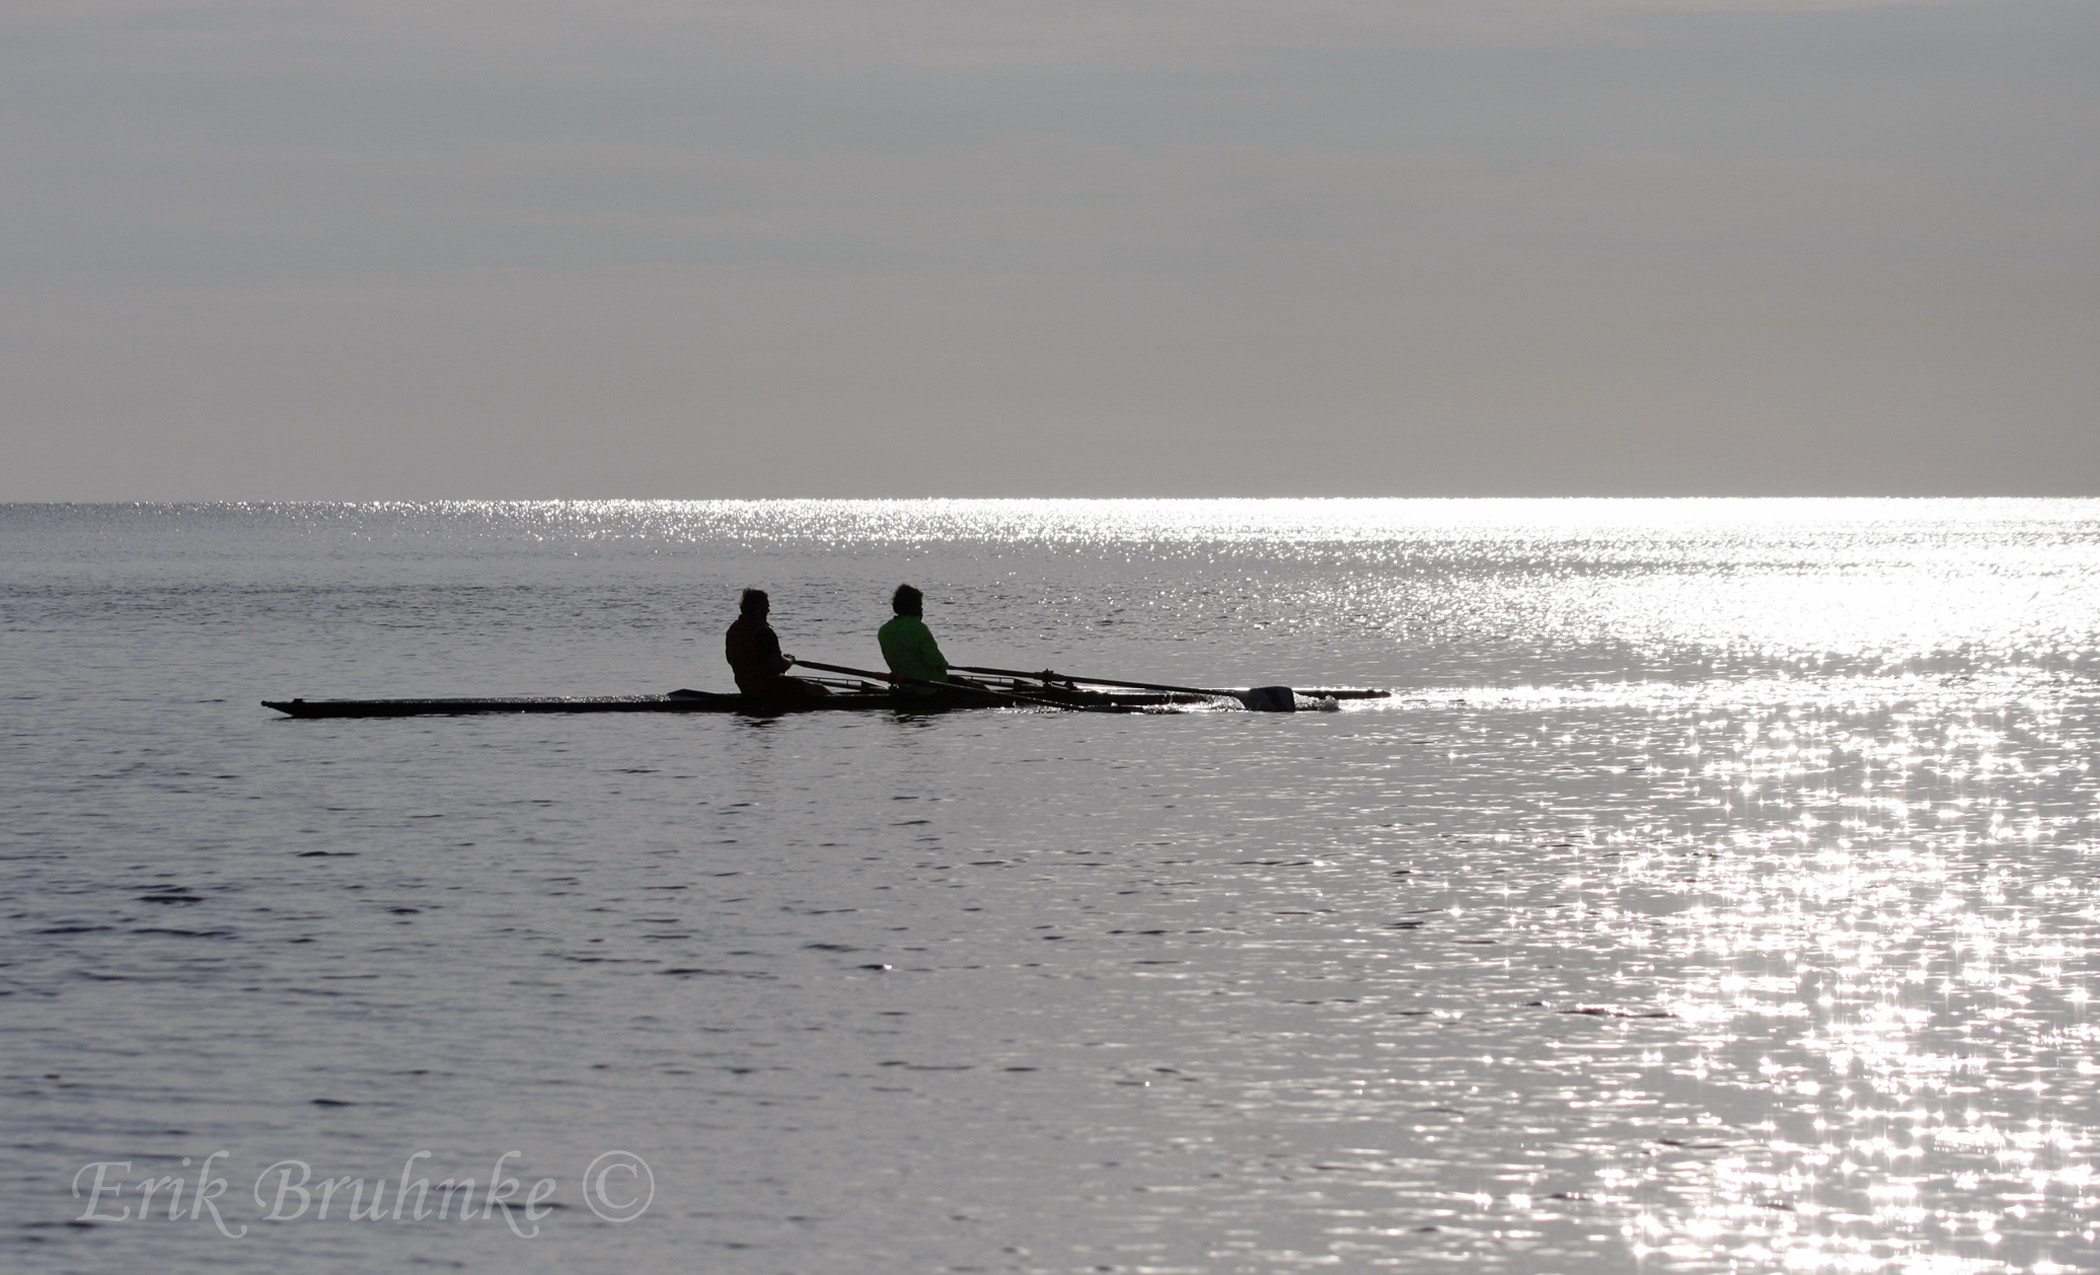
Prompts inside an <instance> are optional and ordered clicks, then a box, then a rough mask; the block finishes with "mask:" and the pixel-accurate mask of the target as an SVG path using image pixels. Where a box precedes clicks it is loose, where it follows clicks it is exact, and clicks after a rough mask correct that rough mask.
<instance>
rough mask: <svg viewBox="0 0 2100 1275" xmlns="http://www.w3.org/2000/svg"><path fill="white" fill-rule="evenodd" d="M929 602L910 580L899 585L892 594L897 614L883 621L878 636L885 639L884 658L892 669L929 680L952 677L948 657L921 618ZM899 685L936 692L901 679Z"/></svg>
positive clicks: (882, 641)
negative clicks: (949, 673)
mask: <svg viewBox="0 0 2100 1275" xmlns="http://www.w3.org/2000/svg"><path fill="white" fill-rule="evenodd" d="M925 606H926V599H925V597H924V595H922V594H921V593H920V592H919V591H918V590H917V589H914V588H912V587H911V586H910V585H908V584H900V585H898V586H897V591H896V592H895V593H894V594H891V595H890V609H891V610H893V611H895V612H896V613H897V614H896V615H894V616H892V617H890V622H889V623H888V624H885V625H883V626H882V630H881V631H880V632H879V633H877V634H876V635H875V636H876V639H877V640H878V641H880V642H881V643H882V658H883V660H884V661H885V662H886V663H888V664H889V666H890V672H892V673H895V674H897V675H899V676H902V677H916V678H919V679H921V680H922V681H927V682H945V681H947V680H948V659H947V657H946V656H944V655H942V654H941V648H940V645H939V644H938V643H936V642H935V641H934V640H933V634H932V633H931V632H929V631H928V630H927V628H926V621H925V620H923V619H921V618H920V613H921V612H922V611H923V610H924V609H925ZM898 686H899V687H900V688H901V689H903V690H907V691H917V692H919V693H920V694H923V695H930V694H933V691H932V690H931V689H930V688H928V687H924V686H913V685H912V684H911V683H909V682H900V683H898Z"/></svg>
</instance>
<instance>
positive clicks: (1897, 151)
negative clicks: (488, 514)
mask: <svg viewBox="0 0 2100 1275" xmlns="http://www.w3.org/2000/svg"><path fill="white" fill-rule="evenodd" d="M0 301H4V308H0V447H4V453H5V454H4V457H0V499H8V500H130V499H229V498H231V499H278V498H282V499H294V498H342V499H365V498H385V497H398V498H410V497H551V496H566V497H600V496H666V497H713V496H753V497H756V496H803V495H820V496H827V495H828V496H852V495H868V496H894V495H1016V496H1027V495H1111V496H1113V495H1323V494H1332V495H1563V494H1596V495H1651V494H1652V495H1676V494H1687V495H1691V494H1874V495H1880V494H1920V495H1936V494H2100V3H2095V2H2094V0H2071V2H2068V3H2058V2H2050V3H2030V2H2027V0H1972V2H1957V3H1909V2H1905V0H1884V2H1881V3H1851V2H1846V0H1820V2H1819V0H1792V2H1790V3H1757V2H1754V0H1742V2H1740V3H1731V2H1728V0H1674V2H1671V0H1654V2H1651V3H1619V2H1607V0H1508V2H1504V0H1453V2H1452V3H1436V2H1429V0H1391V2H1389V3H1375V4H1374V3H1364V4H1358V3H1349V2H1347V0H1331V2H1323V0H1291V2H1288V3H1281V2H1280V3H1242V2H1239V0H1202V2H1181V0H1174V2H1156V0H1123V2H1120V3H1089V2H1085V0H1080V2H1065V3H1033V2H1025V0H968V2H963V0H954V2H951V0H817V2H814V3H798V2H796V0H762V2H758V3H742V2H734V3H719V2H717V3H710V2H709V0H502V2H498V0H453V2H450V3H447V2H445V0H398V2H393V0H365V2H360V3H352V2H349V0H150V2H139V0H51V2H47V0H8V2H7V3H6V4H5V5H4V6H0Z"/></svg>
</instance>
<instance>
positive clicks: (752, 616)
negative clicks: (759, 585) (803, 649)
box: [722, 589, 831, 699]
mask: <svg viewBox="0 0 2100 1275" xmlns="http://www.w3.org/2000/svg"><path fill="white" fill-rule="evenodd" d="M772 609H773V600H772V599H771V598H769V597H767V596H766V591H765V590H764V589H746V590H744V596H743V600H742V601H741V602H740V603H739V604H738V610H739V611H741V612H742V614H740V615H738V616H737V618H736V623H735V624H732V625H730V626H729V633H728V635H727V636H726V637H725V638H724V639H723V643H722V647H723V654H725V655H726V656H728V657H729V667H730V669H731V670H732V671H734V672H735V673H736V688H737V689H738V690H740V691H742V692H743V693H744V694H745V695H747V696H749V697H750V698H752V699H796V698H802V697H805V696H810V695H829V694H830V693H831V692H830V691H828V690H826V689H825V688H823V687H821V686H819V685H817V684H816V683H815V682H807V681H804V680H803V679H801V678H799V677H787V676H784V675H785V674H786V673H787V671H788V670H789V669H790V668H793V667H794V664H795V657H794V656H792V655H783V654H781V651H780V638H779V635H777V634H775V633H774V632H773V626H772V625H770V624H768V623H766V616H767V615H768V614H769V613H770V612H771V611H772Z"/></svg>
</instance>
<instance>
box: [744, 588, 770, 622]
mask: <svg viewBox="0 0 2100 1275" xmlns="http://www.w3.org/2000/svg"><path fill="white" fill-rule="evenodd" d="M738 609H739V610H741V611H742V612H743V613H744V614H745V615H759V616H762V615H764V614H765V613H766V612H768V611H771V610H772V609H773V599H771V598H769V597H767V596H766V591H765V590H764V589H746V590H744V600H743V601H742V602H741V603H739V604H738Z"/></svg>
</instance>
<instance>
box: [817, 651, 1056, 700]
mask: <svg viewBox="0 0 2100 1275" xmlns="http://www.w3.org/2000/svg"><path fill="white" fill-rule="evenodd" d="M795 663H797V664H799V665H801V666H802V667H804V668H814V669H822V670H824V671H825V672H826V673H844V674H845V675H846V676H848V677H865V678H872V679H874V680H875V681H878V682H902V683H904V684H905V685H907V686H924V687H926V688H928V689H929V690H936V691H972V690H974V691H980V692H982V693H984V694H990V695H999V696H1003V697H1005V698H1007V699H1016V700H1020V701H1021V702H1022V703H1024V704H1040V705H1042V706H1043V707H1044V708H1055V709H1059V710H1062V711H1067V712H1069V711H1070V710H1071V709H1073V708H1074V707H1091V706H1088V705H1072V704H1060V703H1058V702H1057V701H1056V700H1054V699H1043V698H1040V697H1039V696H1035V695H1024V694H1022V693H1021V692H1019V691H991V690H986V689H985V688H983V687H976V686H968V685H965V684H963V683H961V682H935V681H931V680H929V679H927V678H923V677H912V676H909V675H907V674H904V673H877V672H873V671H872V670H869V669H864V668H847V667H846V666H845V665H843V664H819V663H817V662H816V661H815V660H796V661H795Z"/></svg>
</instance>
